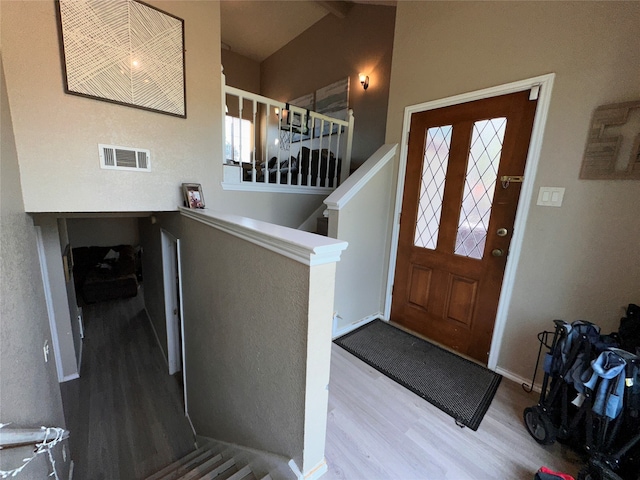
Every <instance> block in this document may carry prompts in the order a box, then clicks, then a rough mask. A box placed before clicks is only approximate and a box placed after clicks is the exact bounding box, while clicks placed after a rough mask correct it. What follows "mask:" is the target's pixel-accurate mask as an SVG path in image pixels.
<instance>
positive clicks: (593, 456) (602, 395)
mask: <svg viewBox="0 0 640 480" xmlns="http://www.w3.org/2000/svg"><path fill="white" fill-rule="evenodd" d="M554 324H555V331H554V332H541V333H540V334H539V335H538V339H539V340H540V350H539V354H538V361H539V360H540V354H541V352H542V347H543V346H546V347H547V348H548V349H549V352H548V353H547V354H546V355H545V365H544V372H545V375H544V380H543V384H542V391H541V394H540V401H539V403H538V405H536V406H534V407H529V408H527V409H525V411H524V422H525V425H526V427H527V430H528V431H529V433H530V434H531V436H532V437H533V438H534V439H535V440H536V441H537V442H539V443H541V444H550V443H553V442H554V441H555V440H556V438H557V439H558V440H560V441H563V442H566V443H569V444H571V445H573V446H576V447H578V448H579V449H580V450H582V451H583V452H584V453H585V454H586V456H587V458H588V464H587V466H586V467H585V468H584V469H583V470H581V472H580V476H579V477H578V478H579V479H580V480H595V479H615V480H640V476H639V475H640V468H639V467H638V464H637V463H636V462H637V459H638V457H639V456H640V455H638V453H640V452H637V450H638V448H639V447H640V427H639V423H638V422H639V421H640V419H639V418H638V412H639V411H640V377H639V371H640V368H639V365H640V363H639V359H638V357H637V356H636V355H633V354H631V353H630V352H626V351H624V350H620V349H618V348H615V346H616V345H617V343H616V342H617V337H616V335H609V336H601V335H600V329H599V327H597V326H596V325H594V324H591V323H589V322H584V321H577V322H573V324H571V325H569V324H568V323H566V322H564V321H562V320H555V321H554ZM551 338H552V341H551V343H549V340H550V339H551ZM536 370H537V364H536ZM534 382H535V374H534V378H533V381H532V384H531V387H529V388H528V391H531V390H532V388H533V384H534ZM523 387H525V385H523ZM525 389H526V388H525ZM572 398H573V401H571V399H572ZM620 467H622V468H621V469H620ZM618 469H620V470H619V473H620V474H621V475H624V476H619V475H618V474H617V473H615V472H616V470H618Z"/></svg>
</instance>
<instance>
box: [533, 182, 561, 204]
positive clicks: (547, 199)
mask: <svg viewBox="0 0 640 480" xmlns="http://www.w3.org/2000/svg"><path fill="white" fill-rule="evenodd" d="M563 198H564V187H540V192H539V193H538V205H541V206H543V207H561V206H562V199H563Z"/></svg>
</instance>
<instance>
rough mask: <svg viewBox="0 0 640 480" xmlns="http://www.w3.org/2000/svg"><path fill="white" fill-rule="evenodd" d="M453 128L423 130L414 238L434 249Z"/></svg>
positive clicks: (415, 243) (417, 241)
mask: <svg viewBox="0 0 640 480" xmlns="http://www.w3.org/2000/svg"><path fill="white" fill-rule="evenodd" d="M452 131H453V128H452V126H451V125H443V126H440V127H432V128H429V129H428V130H427V133H426V139H425V147H424V156H423V159H422V178H421V184H420V197H419V200H418V219H417V221H416V232H415V237H414V241H413V244H414V245H415V246H416V247H421V248H430V249H432V250H434V249H435V248H436V245H437V242H438V231H439V230H440V216H441V214H442V197H443V195H444V182H445V179H446V176H447V165H448V164H449V148H450V146H451V132H452Z"/></svg>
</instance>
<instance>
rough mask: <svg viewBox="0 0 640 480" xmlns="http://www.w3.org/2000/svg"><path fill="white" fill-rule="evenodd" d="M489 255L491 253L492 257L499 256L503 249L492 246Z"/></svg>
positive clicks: (502, 253) (501, 254)
mask: <svg viewBox="0 0 640 480" xmlns="http://www.w3.org/2000/svg"><path fill="white" fill-rule="evenodd" d="M491 255H493V256H494V257H501V256H503V255H504V250H502V249H501V248H494V249H493V250H491Z"/></svg>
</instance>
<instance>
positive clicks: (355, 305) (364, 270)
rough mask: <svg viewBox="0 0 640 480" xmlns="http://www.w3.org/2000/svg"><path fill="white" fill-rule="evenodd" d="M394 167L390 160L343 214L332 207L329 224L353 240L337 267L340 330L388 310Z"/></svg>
mask: <svg viewBox="0 0 640 480" xmlns="http://www.w3.org/2000/svg"><path fill="white" fill-rule="evenodd" d="M363 168H365V167H363ZM393 169H394V163H393V161H390V162H389V163H387V165H385V166H384V167H383V168H382V169H381V170H380V171H379V172H378V173H377V174H376V175H375V176H374V177H373V178H372V179H371V180H370V181H369V182H368V183H367V185H366V186H365V187H364V189H363V190H361V191H360V192H359V193H358V194H357V195H356V196H354V197H353V198H352V199H351V200H350V201H349V203H348V204H347V205H346V206H345V207H344V208H342V209H341V210H340V212H339V213H338V212H336V211H335V210H330V216H329V223H330V225H333V224H337V234H336V238H339V239H340V240H344V241H346V242H349V248H347V249H346V250H345V251H344V252H343V253H342V256H341V258H340V262H339V263H338V264H337V266H336V268H337V273H336V293H335V310H336V312H337V313H338V315H339V316H340V317H341V318H339V319H338V322H337V324H336V326H335V327H336V329H337V331H339V330H341V329H343V328H345V327H348V326H349V325H351V324H353V323H356V322H358V321H360V320H362V319H364V318H366V317H368V316H371V315H378V314H382V312H383V311H384V295H385V288H386V285H387V277H386V272H387V265H388V263H389V260H388V257H385V256H384V255H382V254H381V252H383V251H384V249H385V244H386V239H387V238H388V237H389V235H390V233H391V230H390V227H391V225H390V222H389V217H390V215H391V214H392V213H393V210H392V209H391V207H392V204H393V201H394V198H395V188H394V185H393V184H392V181H393V174H394V171H393ZM330 235H331V232H330ZM334 334H336V332H334Z"/></svg>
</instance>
